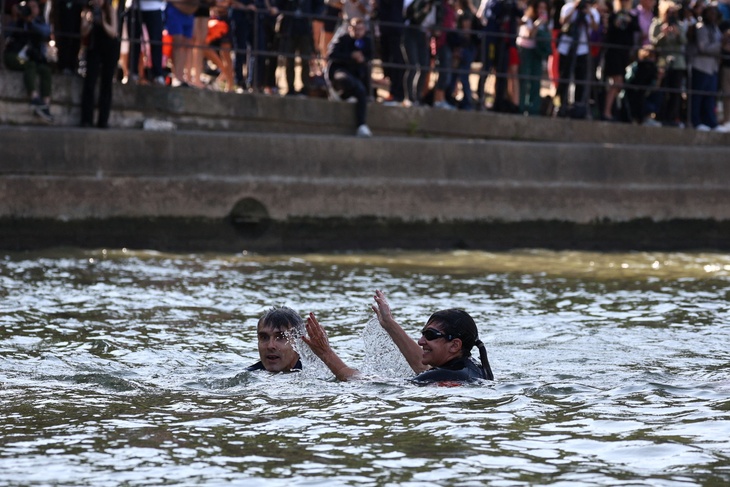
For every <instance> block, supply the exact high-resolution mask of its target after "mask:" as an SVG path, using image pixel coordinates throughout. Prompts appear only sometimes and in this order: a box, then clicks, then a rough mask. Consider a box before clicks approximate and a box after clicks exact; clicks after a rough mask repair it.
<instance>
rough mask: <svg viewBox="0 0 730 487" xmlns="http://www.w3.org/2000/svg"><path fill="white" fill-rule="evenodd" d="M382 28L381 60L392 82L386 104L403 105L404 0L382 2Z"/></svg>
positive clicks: (379, 6)
mask: <svg viewBox="0 0 730 487" xmlns="http://www.w3.org/2000/svg"><path fill="white" fill-rule="evenodd" d="M378 21H379V22H380V23H379V27H380V59H381V61H382V62H383V75H384V76H385V77H386V78H388V79H389V80H390V93H389V95H388V98H387V99H386V100H385V103H386V104H391V105H402V104H403V100H404V99H405V90H404V80H403V75H404V74H405V71H404V70H403V63H404V59H403V51H402V50H401V40H402V38H403V22H404V19H403V0H380V2H379V5H378Z"/></svg>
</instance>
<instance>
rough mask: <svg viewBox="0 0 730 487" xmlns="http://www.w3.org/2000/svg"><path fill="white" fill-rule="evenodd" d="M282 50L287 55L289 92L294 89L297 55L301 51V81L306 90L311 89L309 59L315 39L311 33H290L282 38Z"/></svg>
mask: <svg viewBox="0 0 730 487" xmlns="http://www.w3.org/2000/svg"><path fill="white" fill-rule="evenodd" d="M281 43H282V46H281V51H282V53H283V54H285V55H286V62H285V66H286V85H287V89H288V92H289V93H293V92H294V91H295V90H294V67H295V65H296V59H295V55H296V54H297V53H299V57H300V58H301V60H302V66H301V67H302V70H301V81H302V87H303V88H302V89H303V90H304V92H307V91H308V90H309V75H310V72H309V61H310V58H311V57H312V49H313V48H314V39H313V38H312V35H311V34H303V35H289V36H286V37H283V38H282V39H281Z"/></svg>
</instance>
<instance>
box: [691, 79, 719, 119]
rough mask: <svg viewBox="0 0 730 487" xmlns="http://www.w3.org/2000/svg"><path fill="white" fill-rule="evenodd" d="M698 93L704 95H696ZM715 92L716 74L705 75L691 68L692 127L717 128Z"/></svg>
mask: <svg viewBox="0 0 730 487" xmlns="http://www.w3.org/2000/svg"><path fill="white" fill-rule="evenodd" d="M699 91H702V92H706V93H697V92H699ZM716 92H717V73H712V74H709V73H705V72H704V71H700V70H699V69H695V68H692V96H691V97H690V103H691V104H692V106H691V108H690V121H691V122H692V126H693V127H697V126H698V125H707V126H708V127H710V128H711V129H714V128H715V127H717V116H716V115H715V93H716Z"/></svg>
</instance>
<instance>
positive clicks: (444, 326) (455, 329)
mask: <svg viewBox="0 0 730 487" xmlns="http://www.w3.org/2000/svg"><path fill="white" fill-rule="evenodd" d="M430 324H438V325H440V329H441V331H442V332H444V333H445V334H447V335H451V337H453V338H459V339H460V340H461V356H462V357H463V358H467V357H470V356H471V349H472V348H474V346H475V345H476V346H477V348H478V349H479V360H481V362H482V369H483V370H484V376H485V377H486V378H487V379H489V380H494V374H493V373H492V368H491V367H490V366H489V359H488V358H487V348H486V347H485V346H484V343H483V342H482V341H481V340H480V339H479V330H477V324H476V323H474V318H472V317H471V316H470V315H469V313H467V312H466V311H464V310H461V309H454V308H451V309H444V310H441V311H436V312H435V313H434V314H432V315H431V316H430V317H429V318H428V321H427V322H426V325H430Z"/></svg>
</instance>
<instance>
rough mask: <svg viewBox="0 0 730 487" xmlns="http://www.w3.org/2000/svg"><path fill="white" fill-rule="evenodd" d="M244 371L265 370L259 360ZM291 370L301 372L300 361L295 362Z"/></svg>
mask: <svg viewBox="0 0 730 487" xmlns="http://www.w3.org/2000/svg"><path fill="white" fill-rule="evenodd" d="M246 370H248V371H253V370H266V369H265V368H264V364H262V363H261V360H259V361H258V362H256V363H255V364H253V365H249V366H248V367H246ZM291 370H302V361H301V360H297V363H295V364H294V367H292V368H291Z"/></svg>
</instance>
